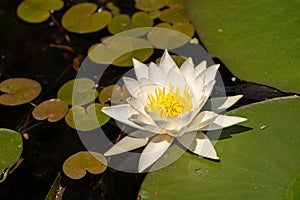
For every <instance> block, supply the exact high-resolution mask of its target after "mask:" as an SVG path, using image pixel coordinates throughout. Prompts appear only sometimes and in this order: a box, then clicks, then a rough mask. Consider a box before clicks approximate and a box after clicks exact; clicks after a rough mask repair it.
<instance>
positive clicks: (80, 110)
mask: <svg viewBox="0 0 300 200" xmlns="http://www.w3.org/2000/svg"><path fill="white" fill-rule="evenodd" d="M104 106H108V105H106V104H104V105H103V104H99V103H95V104H91V105H89V106H88V107H87V108H85V107H83V106H79V105H77V106H73V107H72V108H71V109H70V110H69V111H68V113H67V115H66V116H65V121H66V123H67V124H68V125H69V126H70V127H72V128H74V129H77V130H81V131H88V130H93V129H96V128H99V127H100V126H102V125H104V124H106V123H107V122H108V121H109V119H110V117H109V116H107V115H106V114H104V113H103V112H102V111H101V109H102V108H103V107H104Z"/></svg>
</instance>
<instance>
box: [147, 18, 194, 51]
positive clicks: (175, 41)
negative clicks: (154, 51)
mask: <svg viewBox="0 0 300 200" xmlns="http://www.w3.org/2000/svg"><path fill="white" fill-rule="evenodd" d="M193 35H194V27H193V25H191V24H190V23H178V24H174V25H170V24H168V23H160V24H157V25H156V26H155V27H154V28H153V29H151V30H150V31H149V33H148V35H147V38H148V40H149V42H150V43H151V44H153V45H154V46H156V47H158V48H161V49H174V48H177V47H180V46H182V45H184V44H185V43H187V42H188V41H189V40H190V39H191V37H192V36H193Z"/></svg>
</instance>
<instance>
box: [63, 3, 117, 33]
mask: <svg viewBox="0 0 300 200" xmlns="http://www.w3.org/2000/svg"><path fill="white" fill-rule="evenodd" d="M97 8H98V6H97V4H94V3H80V4H77V5H75V6H72V7H71V8H70V9H69V10H67V12H65V14H64V15H63V17H62V20H61V24H62V26H63V27H64V28H65V29H66V30H68V31H70V32H74V33H91V32H96V31H99V30H101V29H103V28H104V27H105V26H107V24H108V23H109V22H110V20H111V18H112V16H111V13H110V12H108V11H106V10H101V9H100V10H97Z"/></svg>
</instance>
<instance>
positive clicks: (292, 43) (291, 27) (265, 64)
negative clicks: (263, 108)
mask: <svg viewBox="0 0 300 200" xmlns="http://www.w3.org/2000/svg"><path fill="white" fill-rule="evenodd" d="M189 2H190V4H189V10H190V14H191V18H192V21H193V22H194V25H195V26H196V28H197V30H198V34H199V35H200V37H201V39H202V40H203V43H204V45H205V46H206V47H207V49H208V51H209V52H210V53H211V54H212V55H213V56H217V57H219V58H220V59H221V60H222V61H223V62H224V63H225V64H226V66H227V67H228V68H229V69H230V70H231V71H232V72H233V73H234V74H235V75H236V76H237V77H239V78H241V79H243V80H247V81H251V82H256V83H261V84H265V85H269V86H273V87H276V88H278V89H280V90H282V91H286V92H297V93H300V84H299V80H300V70H299V63H300V54H299V52H300V40H299V31H298V27H300V20H299V19H300V12H299V7H300V1H293V2H289V3H287V2H284V1H280V0H275V1H274V0H266V1H259V2H253V1H251V0H246V1H243V2H242V3H241V2H240V1H237V0H230V1H216V2H214V3H211V2H210V1H203V0H190V1H189Z"/></svg>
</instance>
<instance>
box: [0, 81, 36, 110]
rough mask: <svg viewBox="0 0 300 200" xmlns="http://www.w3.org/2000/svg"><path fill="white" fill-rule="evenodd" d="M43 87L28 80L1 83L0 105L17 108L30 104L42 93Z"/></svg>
mask: <svg viewBox="0 0 300 200" xmlns="http://www.w3.org/2000/svg"><path fill="white" fill-rule="evenodd" d="M41 90H42V88H41V85H40V84H39V83H38V82H36V81H34V80H31V79H28V78H10V79H7V80H4V81H3V82H1V83H0V91H2V92H4V93H6V94H2V95H1V96H0V104H3V105H9V106H15V105H20V104H24V103H28V102H30V101H32V100H33V99H35V98H36V97H37V96H38V95H39V94H40V93H41Z"/></svg>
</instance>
